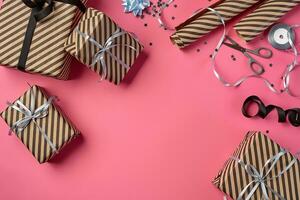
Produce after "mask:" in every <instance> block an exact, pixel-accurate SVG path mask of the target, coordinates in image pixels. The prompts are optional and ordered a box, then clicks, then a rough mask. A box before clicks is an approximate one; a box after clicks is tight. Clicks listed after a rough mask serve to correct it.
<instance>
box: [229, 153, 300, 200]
mask: <svg viewBox="0 0 300 200" xmlns="http://www.w3.org/2000/svg"><path fill="white" fill-rule="evenodd" d="M285 154H287V152H286V151H285V150H284V149H281V151H280V152H279V153H278V154H276V155H275V156H273V157H272V158H270V159H269V160H267V162H266V163H265V165H264V166H263V168H262V169H261V171H259V170H257V169H256V168H255V167H254V166H253V165H251V164H245V163H244V162H243V161H242V160H241V159H239V158H237V157H231V159H233V160H235V161H236V162H238V164H239V165H241V166H242V168H243V169H244V170H245V171H246V172H247V174H248V175H249V176H251V177H252V178H253V181H251V182H250V183H249V184H248V185H246V186H245V187H244V189H243V190H242V191H241V192H240V194H239V196H238V198H237V200H250V199H251V198H252V197H253V195H254V194H255V192H256V191H257V190H258V188H261V191H262V197H261V199H264V200H270V197H269V195H268V191H270V192H271V193H272V194H273V195H274V196H276V197H277V198H278V199H280V200H285V198H284V197H283V196H282V195H280V194H279V193H278V192H276V191H275V190H273V189H272V188H271V187H270V186H269V185H268V184H267V182H268V181H271V180H274V179H278V178H280V177H281V176H282V175H283V174H284V173H285V172H287V171H288V170H289V169H291V167H292V166H293V165H294V164H296V162H297V158H294V159H293V160H292V161H291V162H290V163H289V164H288V166H286V167H285V168H284V169H283V170H281V171H280V172H278V173H277V174H276V175H275V176H272V177H269V175H270V173H271V171H272V170H273V168H274V167H275V166H276V164H277V163H278V161H279V160H280V158H281V157H282V156H284V155H285ZM297 155H299V153H297ZM269 166H270V167H269ZM250 188H252V189H251V190H250V192H249V194H248V195H247V197H246V198H245V199H243V197H244V196H245V194H246V192H247V191H248V190H249V189H250ZM224 200H227V198H226V197H224Z"/></svg>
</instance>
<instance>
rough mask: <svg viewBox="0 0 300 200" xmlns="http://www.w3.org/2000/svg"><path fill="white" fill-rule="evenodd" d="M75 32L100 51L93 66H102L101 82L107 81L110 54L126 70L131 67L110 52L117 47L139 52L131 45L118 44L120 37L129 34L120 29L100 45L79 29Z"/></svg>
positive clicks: (94, 59)
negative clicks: (107, 60)
mask: <svg viewBox="0 0 300 200" xmlns="http://www.w3.org/2000/svg"><path fill="white" fill-rule="evenodd" d="M75 31H76V32H77V33H78V34H79V35H80V36H82V37H84V38H85V39H86V40H87V41H88V42H90V43H92V44H93V45H95V46H96V47H97V48H98V49H99V51H98V52H97V53H96V54H95V55H94V57H93V60H92V63H91V66H95V65H96V64H97V63H99V64H100V66H101V68H102V73H101V80H103V79H105V77H106V75H107V65H106V58H105V55H106V54H108V55H110V56H111V58H113V59H114V60H115V61H116V62H117V63H118V64H119V65H121V66H122V67H124V68H125V69H127V70H128V69H129V68H130V66H129V65H128V64H126V63H125V62H124V61H123V60H122V59H120V58H118V57H117V56H116V55H115V54H113V53H112V52H111V51H110V50H111V49H113V48H116V47H128V48H130V49H132V50H134V51H137V49H136V48H135V47H134V46H132V45H129V44H123V43H122V44H121V43H116V39H117V38H118V37H121V36H123V35H126V34H129V33H128V32H125V31H123V30H121V29H120V28H118V29H117V30H116V31H115V32H113V34H112V35H111V36H110V37H109V38H108V39H107V40H106V41H105V42H104V44H100V43H99V42H97V41H96V40H95V39H94V38H93V37H92V36H90V35H88V34H86V33H84V32H82V31H80V30H79V28H78V27H77V28H76V29H75Z"/></svg>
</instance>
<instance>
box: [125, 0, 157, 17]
mask: <svg viewBox="0 0 300 200" xmlns="http://www.w3.org/2000/svg"><path fill="white" fill-rule="evenodd" d="M122 5H123V6H124V12H126V13H129V12H132V13H133V14H134V15H135V16H141V15H142V14H143V11H144V10H145V9H146V8H148V7H149V6H150V5H151V3H150V0H123V3H122Z"/></svg>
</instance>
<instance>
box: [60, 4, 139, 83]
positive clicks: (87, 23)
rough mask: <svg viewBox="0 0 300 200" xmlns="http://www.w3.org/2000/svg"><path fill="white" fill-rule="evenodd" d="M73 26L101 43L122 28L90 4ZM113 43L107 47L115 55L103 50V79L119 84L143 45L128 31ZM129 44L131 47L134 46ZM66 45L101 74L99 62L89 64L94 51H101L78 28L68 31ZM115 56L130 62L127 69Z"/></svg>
mask: <svg viewBox="0 0 300 200" xmlns="http://www.w3.org/2000/svg"><path fill="white" fill-rule="evenodd" d="M76 28H77V29H78V30H79V31H80V32H82V33H84V34H86V35H88V36H90V37H92V38H94V39H95V41H96V42H97V43H99V44H101V45H102V46H104V45H105V43H106V41H107V40H108V39H109V38H110V37H111V36H112V35H113V33H115V32H116V31H117V30H122V29H121V28H120V27H119V26H118V25H117V24H116V23H115V22H114V21H113V20H112V19H110V18H109V17H108V16H107V15H105V14H104V13H103V12H100V11H98V10H96V9H93V8H88V9H87V11H86V13H85V14H84V15H83V16H82V18H81V19H80V21H79V23H78V26H77V27H76ZM122 31H123V30H122ZM112 44H113V45H116V46H115V47H113V48H110V49H109V50H108V51H110V53H111V54H112V55H113V56H114V57H115V58H113V57H112V56H111V55H109V54H108V53H106V52H105V53H104V58H105V63H106V71H107V73H106V76H105V79H106V80H108V81H110V82H113V83H114V84H116V85H119V84H120V83H121V82H122V80H123V79H124V78H125V76H126V74H127V73H128V71H129V68H130V67H131V66H132V65H133V64H134V63H135V60H136V59H137V57H138V56H139V55H140V53H141V52H142V50H143V48H144V47H143V46H142V44H140V43H139V41H138V40H137V39H136V38H135V37H133V36H132V35H131V34H129V33H126V34H124V35H122V36H120V37H116V38H114V39H113V43H112ZM128 46H131V47H134V48H135V50H134V49H133V48H130V47H128ZM65 49H66V51H67V52H69V53H70V54H71V55H72V56H74V57H75V58H76V59H78V60H79V61H80V62H82V63H83V64H85V65H87V66H88V67H89V68H90V69H91V70H93V71H94V72H96V73H97V74H99V75H100V76H102V75H103V74H102V73H103V69H102V67H103V66H102V64H101V62H97V63H96V64H95V65H92V62H93V59H94V56H95V55H96V54H97V52H99V51H101V48H99V47H97V46H95V45H94V44H92V43H90V42H89V41H88V40H87V39H86V38H84V37H82V36H81V35H80V34H79V33H78V32H77V31H75V30H74V31H73V32H72V33H71V35H70V37H69V38H68V40H67V42H66V44H65ZM116 58H117V59H119V60H120V61H122V62H123V63H125V64H126V65H127V66H129V68H128V69H126V68H125V67H124V66H122V65H121V64H120V62H117V60H116Z"/></svg>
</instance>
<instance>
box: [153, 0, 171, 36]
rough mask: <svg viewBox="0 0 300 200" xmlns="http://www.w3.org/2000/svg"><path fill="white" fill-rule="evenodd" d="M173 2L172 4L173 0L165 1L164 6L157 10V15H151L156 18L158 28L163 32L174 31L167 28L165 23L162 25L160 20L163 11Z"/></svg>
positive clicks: (162, 22)
mask: <svg viewBox="0 0 300 200" xmlns="http://www.w3.org/2000/svg"><path fill="white" fill-rule="evenodd" d="M173 2H174V0H169V1H167V2H166V5H165V6H162V7H160V9H159V10H158V13H153V14H155V16H156V18H157V21H158V23H159V26H160V27H161V28H164V29H165V30H170V31H174V30H175V29H174V28H170V27H169V26H167V25H166V23H164V21H163V19H162V18H161V15H162V12H163V10H164V9H165V8H167V5H168V6H169V5H170V4H171V3H173Z"/></svg>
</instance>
